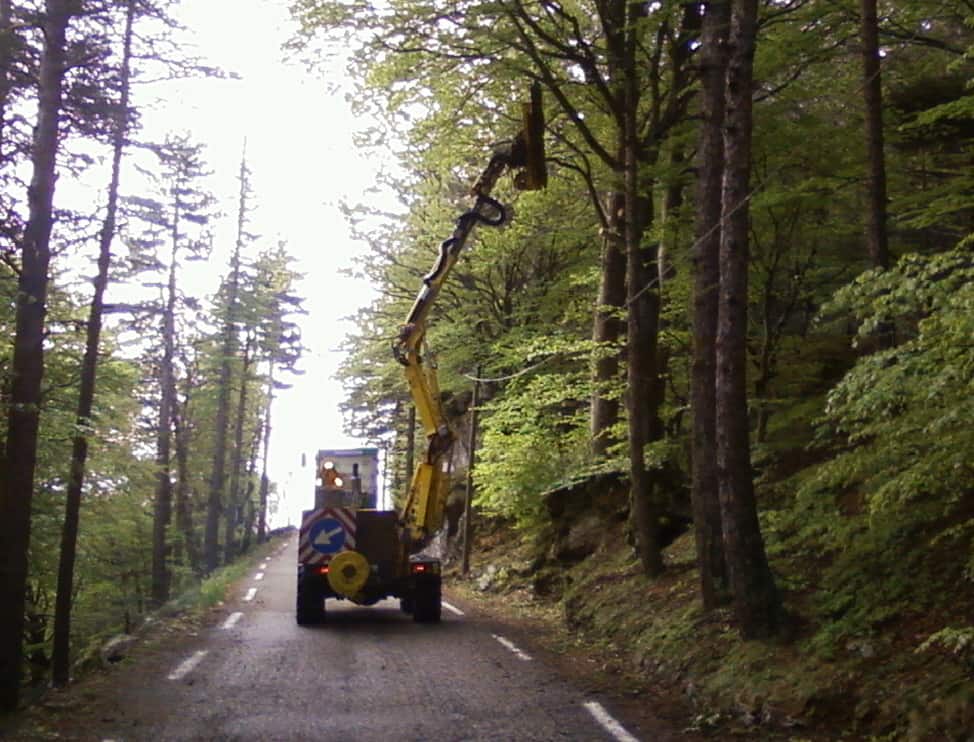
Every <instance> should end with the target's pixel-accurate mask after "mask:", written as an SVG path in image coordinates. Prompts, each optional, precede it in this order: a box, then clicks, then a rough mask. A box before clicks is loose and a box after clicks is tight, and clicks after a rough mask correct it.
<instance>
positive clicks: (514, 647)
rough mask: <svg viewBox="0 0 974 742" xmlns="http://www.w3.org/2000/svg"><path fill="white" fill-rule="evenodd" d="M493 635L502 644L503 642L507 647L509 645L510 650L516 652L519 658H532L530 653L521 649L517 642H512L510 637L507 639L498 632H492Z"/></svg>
mask: <svg viewBox="0 0 974 742" xmlns="http://www.w3.org/2000/svg"><path fill="white" fill-rule="evenodd" d="M491 636H492V637H494V638H495V639H496V640H497V641H499V642H500V643H501V644H503V645H504V646H505V647H507V648H508V649H509V650H511V652H513V653H514V656H515V657H517V658H518V659H519V660H525V661H527V660H530V659H531V655H530V654H528V653H527V652H523V651H521V649H520V648H519V647H518V646H517V644H515V643H514V642H512V641H511V640H510V639H505V638H504V637H503V636H498V635H497V634H491Z"/></svg>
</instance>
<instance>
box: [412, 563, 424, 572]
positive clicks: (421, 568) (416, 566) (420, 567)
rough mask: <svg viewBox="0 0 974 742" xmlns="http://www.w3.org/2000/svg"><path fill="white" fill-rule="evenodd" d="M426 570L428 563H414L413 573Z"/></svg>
mask: <svg viewBox="0 0 974 742" xmlns="http://www.w3.org/2000/svg"><path fill="white" fill-rule="evenodd" d="M425 571H426V565H425V564H414V565H413V573H414V574H415V573H418V572H425Z"/></svg>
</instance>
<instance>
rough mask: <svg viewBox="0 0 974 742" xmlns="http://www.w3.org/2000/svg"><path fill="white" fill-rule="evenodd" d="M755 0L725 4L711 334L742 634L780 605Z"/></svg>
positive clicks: (722, 485) (765, 624)
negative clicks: (754, 183) (765, 471)
mask: <svg viewBox="0 0 974 742" xmlns="http://www.w3.org/2000/svg"><path fill="white" fill-rule="evenodd" d="M756 41H757V0H733V2H732V5H731V22H730V31H729V34H728V39H727V44H728V56H727V73H726V87H725V92H724V105H725V115H724V178H723V188H722V192H721V225H722V228H721V234H720V260H719V262H720V282H719V286H720V289H719V298H718V310H717V317H718V321H717V336H716V346H715V347H716V384H715V390H716V391H715V405H716V427H715V430H716V440H717V487H718V494H719V497H720V508H721V525H722V531H723V544H724V556H725V559H726V562H727V572H728V575H729V578H730V586H731V590H732V591H733V600H734V612H735V615H736V617H737V620H738V622H739V624H740V628H741V631H742V633H743V634H744V636H746V637H749V638H758V637H767V636H771V635H772V634H774V633H775V632H776V631H777V630H778V627H779V621H780V616H779V613H780V604H779V598H778V593H777V589H776V587H775V583H774V578H773V576H772V574H771V569H770V567H769V565H768V559H767V555H766V553H765V549H764V539H763V537H762V534H761V526H760V524H759V522H758V512H757V502H756V500H755V496H754V479H753V473H752V470H751V444H750V428H749V424H748V419H749V417H748V410H747V379H746V377H747V305H748V281H747V279H748V221H749V219H748V214H749V205H748V202H749V201H750V198H751V193H750V169H751V133H752V132H751V127H752V110H751V107H752V100H751V98H752V80H753V69H754V50H755V44H756Z"/></svg>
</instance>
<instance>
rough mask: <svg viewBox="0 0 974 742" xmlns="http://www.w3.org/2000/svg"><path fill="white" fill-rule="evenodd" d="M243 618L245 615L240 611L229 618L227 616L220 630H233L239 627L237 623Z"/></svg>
mask: <svg viewBox="0 0 974 742" xmlns="http://www.w3.org/2000/svg"><path fill="white" fill-rule="evenodd" d="M241 618H243V614H242V613H241V612H240V611H236V612H235V613H231V614H230V615H229V616H227V620H226V621H224V622H223V626H221V627H220V628H222V629H232V628H233V627H234V626H236V625H237V621H239V620H240V619H241Z"/></svg>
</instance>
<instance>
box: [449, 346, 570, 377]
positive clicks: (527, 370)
mask: <svg viewBox="0 0 974 742" xmlns="http://www.w3.org/2000/svg"><path fill="white" fill-rule="evenodd" d="M558 355H559V354H558V353H555V354H553V355H550V356H548V357H547V358H542V359H541V360H540V361H538V362H537V363H534V364H532V365H530V366H528V367H527V368H522V369H521V370H520V371H516V372H514V373H513V374H508V375H507V376H497V377H495V378H493V379H481V378H479V377H477V376H474V375H473V374H463V376H464V378H467V379H470V381H477V382H480V383H481V384H483V383H488V384H493V383H496V382H498V381H510V380H511V379H516V378H517V377H518V376H524V374H527V373H530V372H531V371H534V370H535V369H536V368H538V367H540V366H543V365H544V364H546V363H547V362H548V361H550V360H551V359H552V358H555V357H557V356H558Z"/></svg>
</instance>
